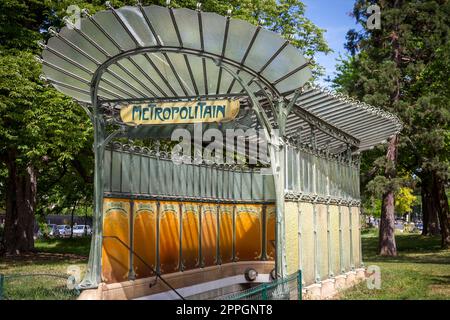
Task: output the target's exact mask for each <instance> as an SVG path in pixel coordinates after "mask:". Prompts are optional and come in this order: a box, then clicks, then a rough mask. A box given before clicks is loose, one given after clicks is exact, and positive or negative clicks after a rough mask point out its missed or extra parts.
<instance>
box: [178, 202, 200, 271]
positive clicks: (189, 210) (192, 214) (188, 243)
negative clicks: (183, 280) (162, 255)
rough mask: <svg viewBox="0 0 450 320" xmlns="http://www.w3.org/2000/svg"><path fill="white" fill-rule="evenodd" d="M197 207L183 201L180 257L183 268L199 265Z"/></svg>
mask: <svg viewBox="0 0 450 320" xmlns="http://www.w3.org/2000/svg"><path fill="white" fill-rule="evenodd" d="M198 219H199V208H198V205H197V204H195V203H183V214H182V222H183V230H182V241H181V257H182V261H183V270H188V269H193V268H196V267H198V266H199V250H200V248H199V247H200V246H199V235H200V232H199V221H198Z"/></svg>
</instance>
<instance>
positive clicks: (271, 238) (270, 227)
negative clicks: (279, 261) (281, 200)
mask: <svg viewBox="0 0 450 320" xmlns="http://www.w3.org/2000/svg"><path fill="white" fill-rule="evenodd" d="M275 213H276V208H275V206H274V205H268V206H267V207H266V239H267V240H266V253H267V260H274V259H275V243H276V242H275V222H276V214H275Z"/></svg>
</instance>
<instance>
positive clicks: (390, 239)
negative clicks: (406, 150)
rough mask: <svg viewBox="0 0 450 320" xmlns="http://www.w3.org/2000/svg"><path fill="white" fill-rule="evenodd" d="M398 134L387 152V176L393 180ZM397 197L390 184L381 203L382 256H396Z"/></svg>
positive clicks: (390, 141)
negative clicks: (395, 197)
mask: <svg viewBox="0 0 450 320" xmlns="http://www.w3.org/2000/svg"><path fill="white" fill-rule="evenodd" d="M397 148H398V136H397V135H395V136H393V137H391V138H390V139H389V145H388V150H387V153H386V160H387V164H386V170H385V176H386V178H387V179H388V180H389V181H391V180H392V179H393V178H395V176H396V170H395V164H396V161H397ZM394 227H395V199H394V189H393V188H392V186H388V188H387V191H386V192H385V193H384V194H383V198H382V203H381V219H380V235H379V243H378V253H379V254H380V255H382V256H396V255H397V246H396V244H395V234H394Z"/></svg>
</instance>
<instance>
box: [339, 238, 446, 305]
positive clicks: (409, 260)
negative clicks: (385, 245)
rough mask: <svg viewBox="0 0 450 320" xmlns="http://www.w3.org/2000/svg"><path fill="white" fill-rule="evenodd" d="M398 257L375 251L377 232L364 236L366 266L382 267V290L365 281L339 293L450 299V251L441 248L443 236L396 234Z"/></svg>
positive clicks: (349, 296) (363, 296)
mask: <svg viewBox="0 0 450 320" xmlns="http://www.w3.org/2000/svg"><path fill="white" fill-rule="evenodd" d="M395 238H396V242H397V250H398V256H397V257H394V258H390V257H380V256H378V255H377V254H376V252H377V245H378V235H377V233H375V232H370V233H367V234H363V235H362V246H363V261H364V265H365V266H366V267H367V266H370V265H377V266H379V267H380V269H381V289H379V290H376V289H373V290H370V289H368V288H367V284H366V282H365V281H364V282H362V283H360V284H359V285H358V286H356V287H355V288H352V289H348V290H346V291H344V292H343V293H341V294H340V295H339V297H338V298H339V299H343V300H354V299H364V300H366V299H368V300H369V299H371V300H374V299H375V300H394V299H395V300H405V299H450V250H441V249H440V237H439V236H438V237H423V236H421V235H418V234H396V237H395Z"/></svg>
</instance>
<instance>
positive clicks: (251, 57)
mask: <svg viewBox="0 0 450 320" xmlns="http://www.w3.org/2000/svg"><path fill="white" fill-rule="evenodd" d="M285 41H286V40H285V39H283V38H281V37H280V35H278V34H276V33H273V32H271V31H267V30H265V29H261V30H260V31H259V33H258V36H257V37H256V39H255V42H254V43H253V46H252V49H251V50H250V53H249V54H248V57H247V60H245V64H246V65H247V66H249V67H251V68H252V69H253V70H255V71H259V70H260V69H261V68H262V67H263V66H264V65H265V64H266V62H267V61H268V60H269V59H270V58H271V57H272V56H273V54H274V53H275V52H276V51H277V50H278V49H279V48H280V47H281V46H282V45H283V43H284V42H285Z"/></svg>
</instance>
